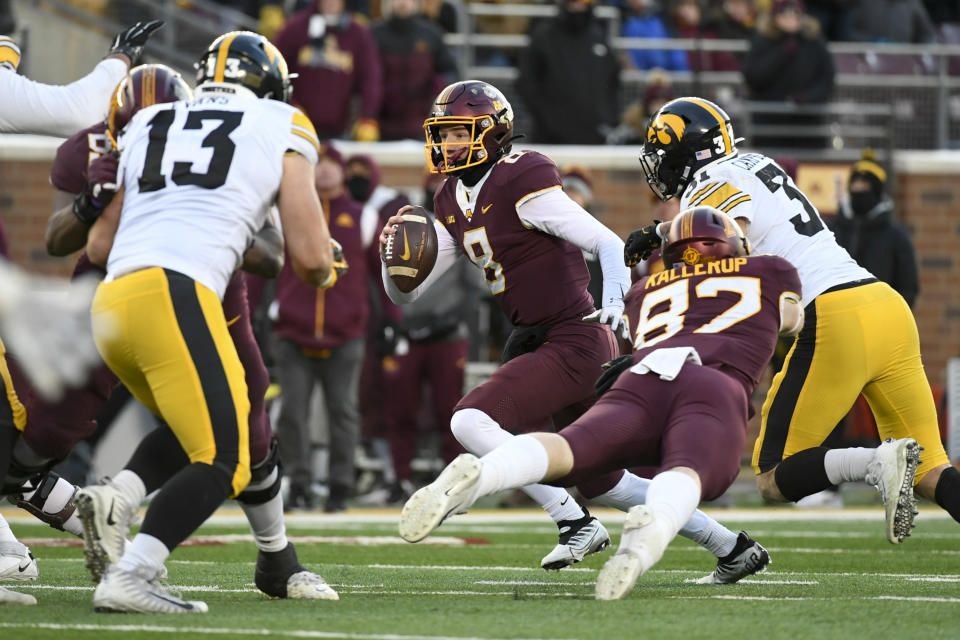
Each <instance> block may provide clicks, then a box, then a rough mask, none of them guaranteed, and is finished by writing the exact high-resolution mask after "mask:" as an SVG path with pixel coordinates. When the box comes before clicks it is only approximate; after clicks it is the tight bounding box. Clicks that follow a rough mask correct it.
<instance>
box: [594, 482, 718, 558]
mask: <svg viewBox="0 0 960 640" xmlns="http://www.w3.org/2000/svg"><path fill="white" fill-rule="evenodd" d="M650 482H651V481H650V480H648V479H647V478H641V477H640V476H638V475H635V474H633V473H630V472H629V471H624V473H623V477H621V478H620V482H618V483H617V484H616V486H614V487H613V489H611V490H610V491H608V492H606V493H604V494H601V495H599V496H597V497H596V498H593V501H594V502H596V503H597V504H600V505H603V506H605V507H613V508H614V509H619V510H620V511H628V510H629V509H630V507H632V506H634V505H638V504H645V503H646V501H647V491H648V490H649V487H650ZM680 535H682V536H683V537H684V538H688V539H690V540H693V541H694V542H696V543H697V544H699V545H700V546H701V547H703V548H704V549H706V550H707V551H709V552H710V553H712V554H713V555H715V556H717V557H718V558H723V557H724V556H726V555H728V554H729V553H730V552H731V551H733V548H734V546H736V544H737V534H735V533H734V532H733V531H730V529H727V528H726V527H725V526H723V525H722V524H720V523H719V522H717V521H716V520H714V519H713V518H711V517H710V516H708V515H707V514H705V513H704V512H703V511H700V510H699V509H696V510H695V511H694V512H693V515H692V516H690V519H689V520H687V523H686V524H685V525H683V528H682V529H680Z"/></svg>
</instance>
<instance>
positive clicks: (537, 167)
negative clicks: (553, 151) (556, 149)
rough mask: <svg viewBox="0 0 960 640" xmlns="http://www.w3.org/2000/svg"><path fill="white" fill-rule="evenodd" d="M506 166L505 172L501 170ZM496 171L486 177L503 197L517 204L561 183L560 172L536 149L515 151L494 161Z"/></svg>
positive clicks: (560, 185)
mask: <svg viewBox="0 0 960 640" xmlns="http://www.w3.org/2000/svg"><path fill="white" fill-rule="evenodd" d="M507 167H510V169H509V170H508V171H505V170H504V169H506V168H507ZM497 168H498V169H500V171H495V172H494V173H493V175H491V176H490V179H491V181H494V184H493V185H492V186H494V187H495V188H496V189H497V190H498V191H502V192H503V199H504V200H505V201H506V202H512V203H513V207H514V209H516V207H517V205H518V204H520V203H521V202H523V201H524V200H526V199H527V198H529V197H530V196H533V195H535V194H537V193H540V192H543V191H547V190H549V189H554V188H557V187H562V186H563V181H562V180H561V179H560V172H559V171H558V170H557V165H555V164H554V163H553V160H551V159H550V158H548V157H547V156H545V155H543V154H542V153H537V152H536V151H518V152H516V153H511V154H510V155H508V156H506V157H504V158H503V159H502V160H500V162H498V163H497Z"/></svg>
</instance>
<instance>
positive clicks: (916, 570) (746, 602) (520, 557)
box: [0, 506, 960, 640]
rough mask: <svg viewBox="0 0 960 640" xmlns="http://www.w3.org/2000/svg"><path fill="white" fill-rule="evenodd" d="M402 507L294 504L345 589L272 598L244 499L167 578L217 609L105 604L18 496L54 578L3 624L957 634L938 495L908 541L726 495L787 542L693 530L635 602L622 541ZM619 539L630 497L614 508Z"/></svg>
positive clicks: (874, 521) (36, 634)
mask: <svg viewBox="0 0 960 640" xmlns="http://www.w3.org/2000/svg"><path fill="white" fill-rule="evenodd" d="M398 513H399V512H398V511H383V510H379V511H372V510H371V511H364V510H353V511H351V512H348V514H346V515H337V516H325V515H323V514H316V515H314V514H304V515H293V516H291V517H290V518H289V520H288V533H289V534H290V536H291V537H292V538H293V539H294V541H295V542H296V544H297V549H298V552H299V555H300V559H301V561H302V562H303V563H304V564H305V565H307V566H309V567H310V568H311V569H313V570H316V571H318V572H320V573H321V574H322V575H323V576H324V577H325V578H326V579H327V581H328V582H330V583H331V584H332V585H334V587H335V588H336V589H337V590H338V591H339V593H340V598H341V599H340V601H339V602H302V601H301V602H295V601H281V600H269V599H268V598H266V597H265V596H263V595H262V594H260V593H259V592H258V591H257V590H256V588H255V587H254V586H253V563H254V560H255V559H256V548H255V546H254V545H253V543H252V541H250V539H249V537H247V536H246V535H244V534H247V530H246V526H245V524H244V522H243V520H242V516H241V515H240V512H239V510H235V509H224V510H221V512H219V513H218V515H217V516H215V518H214V519H213V520H212V521H211V522H210V523H208V524H207V525H206V526H204V527H203V528H202V529H201V530H200V531H198V532H197V534H196V537H195V538H193V539H192V540H191V541H192V543H194V544H191V545H190V546H185V547H182V548H180V549H178V550H177V551H176V552H175V553H174V554H173V556H171V559H170V560H169V562H168V567H169V571H170V578H169V582H170V583H171V584H172V585H175V587H176V588H177V589H179V590H180V591H181V592H182V594H183V595H184V596H185V597H187V598H191V599H202V600H205V601H206V602H207V603H208V604H209V606H210V612H209V613H208V614H205V615H184V616H159V615H133V614H130V615H125V614H114V615H108V614H97V613H94V612H93V608H92V605H91V596H92V590H93V584H92V583H91V582H90V578H89V576H88V574H87V573H86V570H85V569H84V566H83V561H82V553H81V550H80V548H78V547H75V546H73V547H64V546H55V544H56V543H66V542H72V541H71V540H70V538H69V537H66V536H63V535H57V532H55V531H53V530H52V529H49V528H47V527H45V526H42V525H35V524H32V522H31V521H30V520H29V519H28V517H26V518H25V517H23V516H22V515H21V513H20V512H17V511H16V510H10V509H7V510H4V511H3V514H4V515H5V516H7V517H8V519H10V521H11V525H12V526H13V528H14V530H15V532H16V533H17V535H18V536H19V537H20V538H21V539H23V540H24V542H26V543H27V544H28V545H30V546H31V548H32V550H33V552H34V555H36V556H37V557H38V559H39V561H40V572H41V576H40V577H41V579H40V581H39V582H36V583H31V582H21V583H3V584H4V586H6V587H8V588H14V589H18V590H21V591H23V592H27V593H31V594H33V595H35V596H36V597H37V600H38V601H39V604H38V605H37V606H34V607H14V606H6V607H4V606H0V638H3V640H7V639H10V640H13V639H16V640H21V639H28V638H80V639H84V638H90V639H94V638H96V639H98V640H99V639H101V638H102V639H104V640H112V639H113V638H127V637H133V638H141V637H144V638H164V639H167V638H169V639H176V638H197V637H228V638H229V637H238V638H240V637H247V636H259V637H278V638H280V637H283V638H355V639H367V638H369V639H375V640H412V639H414V638H428V639H431V640H440V639H451V640H453V639H456V640H464V639H467V638H477V639H481V638H482V639H492V638H584V639H588V640H601V639H605V638H709V639H714V638H740V637H747V638H763V639H764V640H766V639H776V638H791V639H794V638H875V639H877V640H880V639H883V638H903V639H909V638H924V639H932V638H958V637H960V527H958V525H957V524H956V523H955V522H954V521H953V520H950V519H948V518H947V517H946V514H944V513H943V512H942V511H940V510H939V509H935V508H933V507H929V506H927V507H924V508H922V509H921V513H920V516H919V517H918V520H917V523H918V525H917V528H916V530H915V531H914V535H913V537H911V538H909V539H908V540H907V541H906V542H905V543H904V544H903V545H901V546H897V547H895V546H892V545H890V544H889V543H887V542H886V540H885V539H884V537H883V534H882V508H880V507H879V506H877V507H870V508H855V509H850V508H848V509H843V510H837V511H830V510H819V511H807V510H798V509H792V508H780V509H739V510H724V509H716V510H713V511H711V514H712V515H714V516H715V517H717V518H718V519H720V520H721V521H722V522H724V523H725V524H727V525H728V526H730V527H731V528H734V529H741V528H742V529H746V530H747V531H748V532H749V533H750V534H751V535H752V536H753V537H754V538H756V539H757V540H759V541H761V542H762V543H763V544H764V545H765V546H766V547H767V548H768V549H769V550H770V553H771V556H772V558H773V564H771V566H770V568H769V569H768V570H767V571H766V572H765V573H763V574H760V575H758V576H754V577H752V578H751V579H748V580H744V581H742V582H741V583H740V584H737V585H730V586H719V587H718V586H701V585H695V584H691V582H690V581H691V580H692V579H694V578H697V577H699V576H701V575H705V574H706V573H708V572H709V571H710V570H711V569H712V568H713V566H714V564H715V561H714V559H713V557H712V556H711V555H710V554H708V553H707V552H706V551H703V550H701V549H699V548H698V547H696V546H695V545H693V544H692V543H690V542H689V541H687V540H684V539H679V538H678V539H677V541H675V542H674V543H673V544H672V545H671V547H670V548H669V549H668V550H667V553H666V555H665V556H664V558H663V560H662V561H661V562H660V563H659V564H658V565H657V566H656V567H655V568H654V569H653V570H652V571H651V572H649V573H648V574H647V575H645V576H643V577H642V578H641V579H640V582H639V583H638V585H637V587H636V588H635V589H634V590H633V592H632V594H631V596H630V597H629V598H628V599H626V600H624V601H619V602H598V601H595V600H594V599H593V585H594V580H595V578H596V574H597V570H598V569H599V568H600V567H601V566H602V564H603V562H604V561H605V559H606V558H607V557H609V554H610V553H612V550H607V551H605V552H604V553H602V554H600V555H599V556H593V557H590V558H588V559H587V560H586V561H584V562H583V563H581V564H579V565H575V566H574V567H572V568H569V569H565V570H563V571H561V572H551V573H547V572H545V571H543V570H542V569H540V568H539V560H540V558H541V556H542V555H543V554H544V553H546V552H547V551H548V550H549V549H550V547H552V545H553V544H554V543H555V541H556V528H555V527H554V526H553V524H552V523H550V522H549V521H548V520H547V519H546V516H543V515H541V514H539V513H537V512H533V511H526V510H523V511H521V510H500V511H493V510H490V511H483V510H481V511H478V512H475V513H472V514H470V515H468V516H459V517H457V518H454V519H453V520H451V521H450V522H448V523H446V524H445V525H444V526H442V527H441V528H440V529H439V530H438V531H437V532H435V536H433V537H431V538H429V539H428V540H427V541H426V544H425V543H420V544H417V545H410V544H406V543H404V542H402V541H401V540H400V539H399V538H398V537H397V533H396V520H397V516H398ZM596 515H598V516H600V517H601V519H602V520H603V521H604V522H605V523H607V525H608V529H609V530H610V533H611V535H612V536H613V538H614V544H616V543H617V541H618V540H619V533H620V528H621V523H622V520H623V516H622V514H618V513H616V512H612V511H605V510H600V511H598V512H596Z"/></svg>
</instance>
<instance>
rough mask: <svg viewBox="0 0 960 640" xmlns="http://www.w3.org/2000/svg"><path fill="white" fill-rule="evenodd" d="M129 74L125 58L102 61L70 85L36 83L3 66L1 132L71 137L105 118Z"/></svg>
mask: <svg viewBox="0 0 960 640" xmlns="http://www.w3.org/2000/svg"><path fill="white" fill-rule="evenodd" d="M126 74H127V65H126V64H125V63H124V62H123V61H122V60H117V59H116V58H111V59H109V60H102V61H101V62H100V64H98V65H97V66H96V67H94V69H93V71H91V72H90V73H89V74H87V75H86V76H84V77H83V78H80V79H79V80H77V81H75V82H72V83H70V84H68V85H63V86H54V85H48V84H41V83H39V82H34V81H33V80H30V79H28V78H25V77H24V76H21V75H17V74H16V73H14V72H13V71H11V70H9V69H6V68H0V133H35V134H40V135H50V136H61V137H64V138H66V137H69V136H72V135H73V134H75V133H76V132H77V131H80V130H81V129H85V128H86V127H89V126H90V125H93V124H96V123H97V122H101V121H103V119H104V118H106V117H107V111H108V110H109V109H110V95H111V94H112V93H113V90H114V89H116V88H117V85H118V84H120V81H121V80H123V77H124V76H125V75H126Z"/></svg>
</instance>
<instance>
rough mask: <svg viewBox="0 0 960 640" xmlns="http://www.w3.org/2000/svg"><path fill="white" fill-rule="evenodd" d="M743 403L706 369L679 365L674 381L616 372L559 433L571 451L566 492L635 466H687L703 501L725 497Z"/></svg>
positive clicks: (738, 449)
mask: <svg viewBox="0 0 960 640" xmlns="http://www.w3.org/2000/svg"><path fill="white" fill-rule="evenodd" d="M748 406H749V399H748V398H747V395H746V392H745V391H744V389H743V385H741V384H740V383H739V382H737V381H736V380H734V379H733V378H732V377H730V376H728V375H726V374H724V373H721V372H720V371H718V370H716V369H711V368H710V367H703V366H698V365H689V364H688V365H686V366H684V367H683V369H682V370H681V372H680V374H679V375H678V376H677V378H676V379H674V380H673V381H666V380H661V379H660V377H659V376H657V375H656V374H644V375H639V374H635V373H632V372H629V371H627V372H625V373H623V374H622V375H621V376H620V378H619V379H618V380H617V382H616V384H614V386H613V388H611V389H610V391H608V392H607V393H605V394H604V395H603V397H601V398H600V399H599V400H598V401H597V403H596V404H595V405H593V407H592V408H591V409H590V410H589V411H588V412H587V413H585V414H584V415H583V416H581V417H580V418H579V419H578V420H577V421H576V422H574V423H573V424H571V425H570V426H568V427H566V428H565V429H563V430H562V431H560V435H561V436H563V437H564V438H565V439H566V440H567V442H568V443H569V444H570V448H571V449H572V451H573V459H574V466H573V470H572V471H571V472H570V474H569V475H568V476H566V477H564V478H562V479H560V480H558V481H555V482H552V483H550V484H557V485H560V486H567V487H569V486H573V485H577V484H579V483H581V482H584V481H590V480H593V479H594V478H596V477H597V476H599V475H601V474H605V473H607V472H612V471H616V470H619V469H626V468H630V467H636V466H649V465H652V466H656V467H659V468H661V469H671V468H674V467H690V468H691V469H693V470H694V471H696V472H697V473H698V474H699V475H700V482H701V485H702V490H701V496H702V499H703V500H713V499H715V498H718V497H719V496H720V495H722V494H723V492H724V491H726V490H727V489H728V488H729V487H730V485H731V484H733V481H734V480H735V479H736V477H737V473H739V471H740V457H741V455H742V453H743V445H744V442H745V440H746V437H747V411H748Z"/></svg>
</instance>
